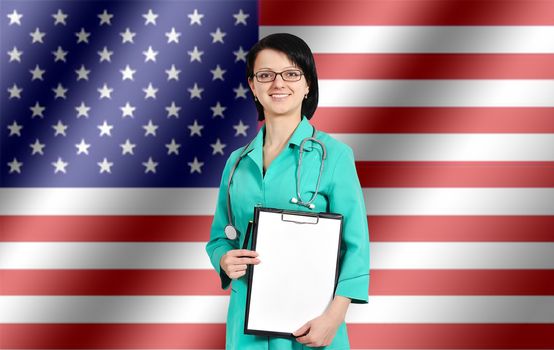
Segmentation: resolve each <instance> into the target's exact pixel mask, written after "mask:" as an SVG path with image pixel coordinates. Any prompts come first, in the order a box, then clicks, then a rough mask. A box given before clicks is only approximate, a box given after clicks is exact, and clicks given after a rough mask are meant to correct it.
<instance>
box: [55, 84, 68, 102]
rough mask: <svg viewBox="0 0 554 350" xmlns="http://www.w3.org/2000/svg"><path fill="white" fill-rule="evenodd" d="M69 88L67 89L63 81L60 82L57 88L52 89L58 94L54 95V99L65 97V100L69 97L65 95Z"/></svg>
mask: <svg viewBox="0 0 554 350" xmlns="http://www.w3.org/2000/svg"><path fill="white" fill-rule="evenodd" d="M68 90H69V89H65V88H64V87H63V86H62V84H61V83H58V86H56V88H55V89H52V91H54V93H55V94H56V95H55V96H54V99H57V98H63V99H64V100H65V99H66V98H67V96H65V93H66V92H67V91H68Z"/></svg>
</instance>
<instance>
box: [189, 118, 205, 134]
mask: <svg viewBox="0 0 554 350" xmlns="http://www.w3.org/2000/svg"><path fill="white" fill-rule="evenodd" d="M188 128H189V129H190V136H194V135H198V136H200V137H202V129H204V126H203V125H200V124H198V121H197V120H196V119H195V120H194V124H192V125H189V126H188Z"/></svg>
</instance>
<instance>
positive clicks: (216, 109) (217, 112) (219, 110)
mask: <svg viewBox="0 0 554 350" xmlns="http://www.w3.org/2000/svg"><path fill="white" fill-rule="evenodd" d="M210 109H211V110H212V112H213V114H212V118H215V117H221V118H225V116H224V115H223V111H225V110H226V109H227V107H223V106H222V105H221V104H220V103H219V101H217V104H216V105H215V106H213V107H210Z"/></svg>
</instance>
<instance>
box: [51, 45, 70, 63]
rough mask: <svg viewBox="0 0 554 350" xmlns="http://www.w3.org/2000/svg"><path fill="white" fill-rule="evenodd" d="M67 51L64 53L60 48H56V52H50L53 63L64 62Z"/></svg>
mask: <svg viewBox="0 0 554 350" xmlns="http://www.w3.org/2000/svg"><path fill="white" fill-rule="evenodd" d="M67 53H68V52H67V51H64V50H63V49H62V47H61V46H58V49H57V50H56V51H52V55H54V62H58V61H63V62H66V59H65V56H67Z"/></svg>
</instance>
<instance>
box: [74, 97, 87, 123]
mask: <svg viewBox="0 0 554 350" xmlns="http://www.w3.org/2000/svg"><path fill="white" fill-rule="evenodd" d="M75 110H76V111H77V119H78V118H80V117H86V118H88V111H90V107H88V106H86V105H85V102H83V101H81V105H79V106H77V107H75Z"/></svg>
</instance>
